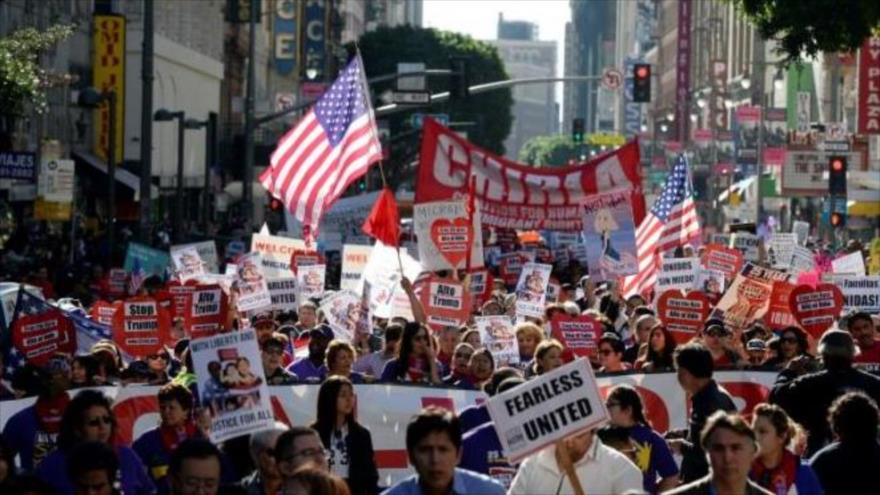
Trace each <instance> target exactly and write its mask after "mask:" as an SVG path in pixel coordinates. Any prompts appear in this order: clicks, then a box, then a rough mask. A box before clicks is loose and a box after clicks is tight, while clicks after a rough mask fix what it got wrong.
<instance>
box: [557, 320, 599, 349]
mask: <svg viewBox="0 0 880 495" xmlns="http://www.w3.org/2000/svg"><path fill="white" fill-rule="evenodd" d="M550 336H551V337H553V338H554V339H556V340H558V341H559V342H562V345H564V346H565V348H566V349H567V350H569V351H571V352H572V354H574V355H575V356H584V357H592V356H595V355H596V350H597V349H598V347H599V338H601V337H602V325H601V324H600V323H599V322H598V321H597V320H596V318H595V317H594V316H592V315H579V316H569V315H567V314H560V313H557V314H556V315H555V316H553V319H552V320H551V321H550Z"/></svg>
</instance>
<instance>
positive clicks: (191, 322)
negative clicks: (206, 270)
mask: <svg viewBox="0 0 880 495" xmlns="http://www.w3.org/2000/svg"><path fill="white" fill-rule="evenodd" d="M228 311H229V301H228V300H227V297H226V294H225V293H224V292H223V289H222V288H221V287H220V286H219V285H217V284H209V285H198V286H196V287H195V289H194V290H193V292H192V294H190V297H189V303H188V304H187V305H186V311H185V312H184V316H183V323H184V328H185V329H186V333H187V335H188V336H189V337H190V338H191V339H198V338H201V337H210V336H211V335H214V334H216V333H218V332H220V331H221V330H223V326H224V324H225V323H226V316H227V313H228Z"/></svg>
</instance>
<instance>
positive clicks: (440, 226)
mask: <svg viewBox="0 0 880 495" xmlns="http://www.w3.org/2000/svg"><path fill="white" fill-rule="evenodd" d="M413 230H414V232H415V234H416V237H417V238H418V241H419V244H418V245H419V262H421V264H422V267H423V268H424V269H425V270H430V271H435V270H448V269H452V268H464V267H465V265H466V260H467V252H468V251H467V250H468V247H470V257H471V260H470V266H471V268H480V267H482V266H483V232H482V228H481V224H480V210H479V208H477V209H476V211H475V212H474V218H473V223H472V224H471V225H468V214H467V209H466V203H465V201H432V202H430V203H420V204H416V205H413Z"/></svg>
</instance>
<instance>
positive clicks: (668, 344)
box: [646, 325, 675, 371]
mask: <svg viewBox="0 0 880 495" xmlns="http://www.w3.org/2000/svg"><path fill="white" fill-rule="evenodd" d="M655 330H660V331H661V332H663V342H664V343H663V349H662V350H661V351H660V352H657V351H655V350H654V347H653V346H652V345H651V336H652V335H653V334H654V331H655ZM674 355H675V339H674V338H673V337H672V334H671V333H669V329H667V328H666V326H664V325H657V326H655V327H653V328H651V331H650V333H648V355H647V357H646V362H650V363H653V365H654V371H657V370H661V369H664V368H669V369H672V368H674V367H675V358H674Z"/></svg>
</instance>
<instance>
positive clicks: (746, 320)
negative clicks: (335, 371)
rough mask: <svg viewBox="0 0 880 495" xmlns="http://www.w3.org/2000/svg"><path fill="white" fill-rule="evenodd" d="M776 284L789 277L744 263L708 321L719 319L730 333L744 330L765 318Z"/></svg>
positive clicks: (769, 269)
mask: <svg viewBox="0 0 880 495" xmlns="http://www.w3.org/2000/svg"><path fill="white" fill-rule="evenodd" d="M777 280H782V281H787V280H788V275H787V274H786V273H784V272H781V271H779V270H773V269H772V268H765V267H762V266H758V265H756V264H754V263H751V262H747V263H746V264H745V265H744V266H743V268H742V271H741V272H740V273H739V274H738V275H737V276H736V278H734V279H733V282H732V283H731V284H730V286H729V287H728V288H727V291H726V292H725V293H724V295H723V296H721V300H720V301H718V304H717V305H716V306H715V310H714V311H712V314H711V315H710V317H712V318H720V319H721V320H723V321H724V324H725V325H726V326H727V327H728V328H729V329H731V330H734V331H739V330H743V329H745V328H746V327H747V326H748V325H749V324H750V323H751V322H753V321H755V320H759V319H762V318H763V317H764V314H765V313H766V312H767V307H768V306H769V305H770V293H771V291H772V289H773V282H774V281H777Z"/></svg>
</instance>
